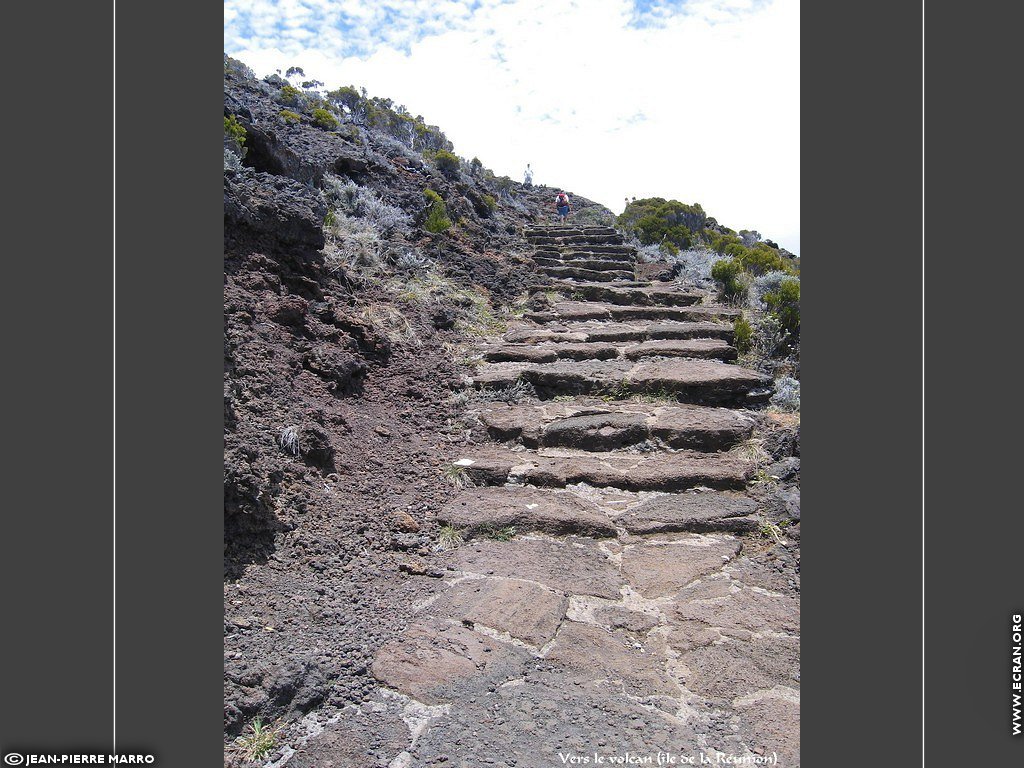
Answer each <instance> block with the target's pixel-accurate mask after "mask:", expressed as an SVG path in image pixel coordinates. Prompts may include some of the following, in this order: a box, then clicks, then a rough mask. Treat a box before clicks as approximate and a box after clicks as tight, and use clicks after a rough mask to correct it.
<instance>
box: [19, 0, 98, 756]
mask: <svg viewBox="0 0 1024 768" xmlns="http://www.w3.org/2000/svg"><path fill="white" fill-rule="evenodd" d="M8 15H9V16H10V18H8V19H7V22H8V23H7V25H6V30H7V35H6V37H7V38H8V39H7V41H6V43H7V44H6V45H5V46H4V48H3V52H2V54H0V55H2V56H3V63H4V70H5V71H6V72H8V73H10V74H12V77H11V78H10V83H9V85H8V89H7V97H6V102H7V104H6V106H7V110H5V114H6V116H7V118H8V119H6V120H5V121H4V122H5V131H7V132H9V133H7V135H6V141H5V146H6V148H7V152H6V153H5V168H4V171H5V173H4V179H5V184H6V186H7V190H6V192H7V199H8V203H7V205H8V206H9V207H8V208H7V209H6V210H5V216H4V222H5V224H6V230H7V231H6V232H5V235H6V242H5V248H4V252H5V253H4V256H5V258H4V281H3V282H4V287H5V289H6V290H5V296H4V301H3V302H2V312H3V327H4V331H5V332H4V338H5V360H4V369H5V374H6V375H5V376H4V380H5V382H4V383H5V384H6V386H5V395H4V402H5V409H4V428H5V432H6V433H7V436H8V437H7V440H6V443H7V445H6V449H5V451H4V481H5V483H4V485H5V491H6V492H7V494H8V498H7V499H6V503H5V505H4V507H5V510H4V511H5V514H4V525H3V531H2V534H0V551H2V553H3V554H2V557H0V579H2V583H3V585H4V587H5V589H4V604H3V607H4V610H3V618H2V625H3V632H2V636H3V646H4V647H3V654H2V656H0V664H2V670H0V680H2V681H3V684H2V686H3V694H2V695H0V752H3V753H6V752H8V751H23V750H24V749H25V748H26V747H31V746H33V745H34V746H37V747H38V746H41V745H45V746H47V747H49V748H51V749H60V748H63V749H71V748H77V749H87V748H90V747H105V746H107V745H109V743H110V733H111V731H110V720H111V711H112V710H111V699H112V696H111V694H112V685H113V684H112V678H111V668H112V653H111V638H112V635H113V623H112V612H111V602H110V595H111V592H112V568H111V554H112V540H111V535H110V534H111V498H112V479H111V472H110V465H111V444H112V436H113V428H112V424H111V415H112V404H111V388H112V381H113V355H112V346H111V333H112V327H113V324H112V308H111V307H112V302H111V296H112V290H111V289H112V261H111V247H110V246H111V234H112V227H111V218H110V207H111V206H110V201H111V191H112V190H111V180H112V174H111V167H110V166H111V157H112V151H111V122H112V121H111V113H112V95H111V91H110V85H109V83H110V77H111V72H112V69H111V64H112V55H111V49H112V47H111V43H110V41H111V16H112V11H111V9H110V8H109V7H100V8H97V7H95V6H88V7H87V6H86V5H81V4H80V5H69V6H68V7H66V8H64V9H63V10H62V11H61V15H60V25H59V28H60V29H63V30H65V31H66V32H67V35H66V36H65V39H63V40H60V41H54V39H53V38H51V37H50V35H51V32H54V28H55V26H58V25H56V24H55V18H54V8H53V7H52V6H49V5H27V6H23V7H19V8H18V13H17V17H16V18H15V17H14V15H13V14H8ZM90 29H91V30H92V33H91V34H89V33H88V32H86V30H90ZM36 30H45V32H46V35H47V39H46V41H45V45H43V43H42V42H41V41H40V40H39V39H37V37H36V35H33V34H32V33H33V32H35V31H36ZM26 65H31V67H32V69H33V70H35V71H34V72H33V75H34V78H33V80H32V81H31V82H22V83H18V82H17V81H16V79H15V77H14V76H13V75H14V73H17V72H19V71H20V72H24V71H25V68H26ZM82 72H85V73H88V74H89V75H90V79H89V80H88V81H86V82H85V83H84V84H83V86H82V87H67V86H66V82H67V80H68V78H69V73H72V74H71V75H70V76H71V77H77V76H78V75H79V74H80V73H82ZM55 90H56V91H57V92H59V96H57V97H55V96H54V91H55Z"/></svg>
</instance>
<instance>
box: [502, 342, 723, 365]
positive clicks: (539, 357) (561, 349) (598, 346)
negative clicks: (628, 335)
mask: <svg viewBox="0 0 1024 768" xmlns="http://www.w3.org/2000/svg"><path fill="white" fill-rule="evenodd" d="M483 357H484V360H486V361H488V362H491V363H509V362H512V363H517V362H518V363H553V362H555V361H556V360H614V359H615V358H618V357H624V358H626V359H628V360H640V359H641V358H645V357H690V358H696V359H701V360H727V361H728V360H735V359H736V357H737V354H736V348H735V347H732V346H730V345H729V344H728V343H726V342H725V341H722V340H721V339H682V340H668V341H645V342H642V343H640V344H632V345H620V346H615V345H613V344H609V343H606V342H593V343H583V344H558V343H546V344H544V343H542V344H536V343H533V344H501V345H498V346H495V347H491V348H489V349H485V350H484V352H483Z"/></svg>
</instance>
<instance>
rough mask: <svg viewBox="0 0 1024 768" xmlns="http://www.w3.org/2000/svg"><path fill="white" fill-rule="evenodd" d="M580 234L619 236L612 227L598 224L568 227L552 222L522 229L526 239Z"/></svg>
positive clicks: (576, 235)
mask: <svg viewBox="0 0 1024 768" xmlns="http://www.w3.org/2000/svg"><path fill="white" fill-rule="evenodd" d="M580 235H592V236H612V237H621V235H620V234H619V233H618V231H617V230H615V229H613V228H612V227H599V226H593V227H569V226H565V225H558V224H554V225H552V226H547V227H526V228H525V229H524V230H523V236H524V237H525V238H526V239H527V240H531V239H533V238H536V237H578V236H580Z"/></svg>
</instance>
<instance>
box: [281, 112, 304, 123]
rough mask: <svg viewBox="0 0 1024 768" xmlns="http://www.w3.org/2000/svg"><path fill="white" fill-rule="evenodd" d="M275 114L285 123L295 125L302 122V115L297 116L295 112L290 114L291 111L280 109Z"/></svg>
mask: <svg viewBox="0 0 1024 768" xmlns="http://www.w3.org/2000/svg"><path fill="white" fill-rule="evenodd" d="M277 114H278V117H280V118H281V119H282V120H284V121H285V122H286V123H297V122H299V121H301V120H302V115H300V114H298V113H296V112H292V111H291V110H288V109H282V110H281V111H280V112H278V113H277Z"/></svg>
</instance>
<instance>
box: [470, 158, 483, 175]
mask: <svg viewBox="0 0 1024 768" xmlns="http://www.w3.org/2000/svg"><path fill="white" fill-rule="evenodd" d="M469 169H470V173H472V174H473V175H474V176H477V175H479V173H480V171H482V170H483V169H484V164H483V163H481V162H480V158H479V157H474V158H473V159H472V160H470V161H469Z"/></svg>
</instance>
